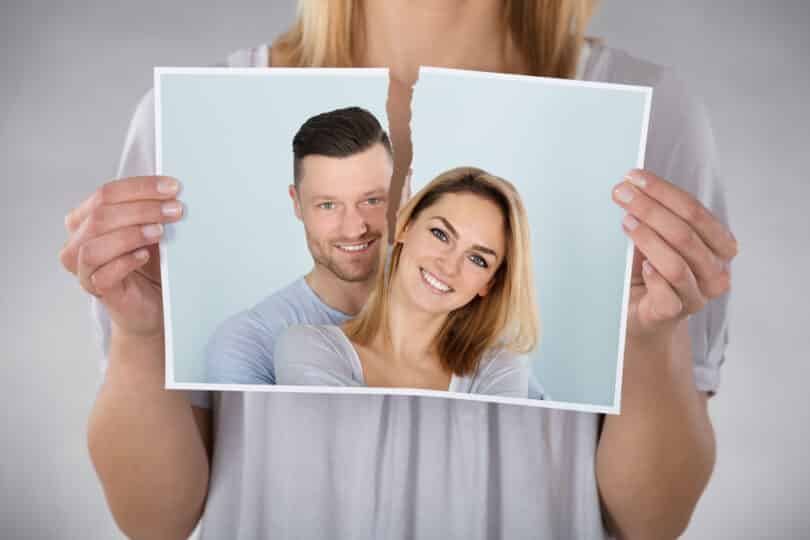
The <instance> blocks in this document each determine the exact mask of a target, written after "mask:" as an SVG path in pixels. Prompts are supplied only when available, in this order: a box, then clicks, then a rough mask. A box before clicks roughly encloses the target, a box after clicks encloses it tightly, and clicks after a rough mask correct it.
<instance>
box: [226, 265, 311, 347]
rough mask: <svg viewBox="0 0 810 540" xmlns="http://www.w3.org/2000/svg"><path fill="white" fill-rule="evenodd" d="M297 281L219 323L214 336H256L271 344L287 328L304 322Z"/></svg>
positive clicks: (303, 303) (303, 299) (303, 311)
mask: <svg viewBox="0 0 810 540" xmlns="http://www.w3.org/2000/svg"><path fill="white" fill-rule="evenodd" d="M300 281H301V280H300V279H299V280H296V281H294V282H292V283H290V284H289V285H287V286H286V287H284V288H283V289H280V290H278V291H276V292H274V293H273V294H271V295H270V296H268V297H266V298H265V299H263V300H262V301H260V302H259V303H258V304H256V305H254V306H252V307H250V308H248V309H245V310H243V311H240V312H238V313H236V314H234V315H232V316H230V317H229V318H227V319H226V320H225V321H224V322H222V323H221V324H220V325H219V326H218V327H217V330H216V334H217V335H246V334H248V335H251V334H252V335H255V336H257V337H260V338H261V339H264V340H272V339H273V338H274V337H275V336H276V335H277V334H278V333H279V332H280V331H282V330H284V329H285V328H286V327H288V326H291V325H294V324H300V323H302V322H308V321H306V319H307V317H306V316H305V315H306V312H307V309H306V304H307V300H306V297H305V295H304V294H303V292H304V291H302V290H301V285H300V283H299V282H300Z"/></svg>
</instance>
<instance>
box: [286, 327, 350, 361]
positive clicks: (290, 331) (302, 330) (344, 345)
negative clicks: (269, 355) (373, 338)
mask: <svg viewBox="0 0 810 540" xmlns="http://www.w3.org/2000/svg"><path fill="white" fill-rule="evenodd" d="M278 343H279V345H278V346H279V348H287V349H292V350H293V351H295V352H296V353H297V354H299V355H300V354H301V353H303V352H307V353H310V352H314V351H321V352H324V353H329V354H331V355H338V356H347V350H348V347H351V343H350V342H349V341H348V339H347V338H346V337H345V335H344V334H343V330H341V329H340V327H338V326H334V325H328V324H299V325H294V326H289V327H287V328H285V329H284V331H283V332H282V333H281V335H280V336H279V340H278Z"/></svg>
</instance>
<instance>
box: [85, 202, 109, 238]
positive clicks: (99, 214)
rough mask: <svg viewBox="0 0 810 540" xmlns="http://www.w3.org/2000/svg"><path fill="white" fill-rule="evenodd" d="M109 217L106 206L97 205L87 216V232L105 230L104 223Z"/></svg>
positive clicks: (93, 232)
mask: <svg viewBox="0 0 810 540" xmlns="http://www.w3.org/2000/svg"><path fill="white" fill-rule="evenodd" d="M107 219H108V213H107V210H106V208H105V207H104V206H97V207H95V208H93V210H91V211H90V215H88V216H87V232H89V233H90V234H98V233H100V232H101V231H103V230H104V225H105V224H106V222H107Z"/></svg>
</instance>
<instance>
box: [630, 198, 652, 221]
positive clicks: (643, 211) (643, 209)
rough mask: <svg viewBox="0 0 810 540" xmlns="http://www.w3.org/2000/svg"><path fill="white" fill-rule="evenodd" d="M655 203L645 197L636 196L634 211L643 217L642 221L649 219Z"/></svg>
mask: <svg viewBox="0 0 810 540" xmlns="http://www.w3.org/2000/svg"><path fill="white" fill-rule="evenodd" d="M652 209H653V205H652V204H650V201H649V200H646V199H645V197H640V196H636V198H635V200H634V201H633V213H634V214H635V215H636V216H637V217H638V218H639V219H641V221H645V222H646V221H649V218H650V214H651V213H652Z"/></svg>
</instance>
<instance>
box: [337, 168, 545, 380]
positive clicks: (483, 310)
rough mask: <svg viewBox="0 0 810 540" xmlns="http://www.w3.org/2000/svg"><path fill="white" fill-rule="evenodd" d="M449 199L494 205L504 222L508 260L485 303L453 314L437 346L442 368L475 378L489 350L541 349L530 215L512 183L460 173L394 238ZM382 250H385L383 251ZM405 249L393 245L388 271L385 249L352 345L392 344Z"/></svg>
mask: <svg viewBox="0 0 810 540" xmlns="http://www.w3.org/2000/svg"><path fill="white" fill-rule="evenodd" d="M449 193H472V194H474V195H477V196H479V197H483V198H485V199H487V200H490V201H492V202H493V203H495V205H496V206H498V208H500V210H501V213H502V215H503V223H504V235H505V239H506V242H505V245H506V248H505V253H504V258H503V262H502V263H501V265H500V266H499V267H498V270H497V271H496V272H495V274H494V276H493V278H492V280H493V282H492V286H491V288H490V290H489V292H488V294H486V295H485V296H483V297H482V296H476V297H475V298H474V299H473V300H471V301H470V302H469V303H468V304H467V305H465V306H463V307H461V308H459V309H457V310H455V311H452V312H450V314H449V315H448V316H447V320H446V321H445V323H444V325H443V326H442V328H441V330H440V331H439V333H438V335H437V336H436V338H435V342H434V346H435V349H436V351H437V353H438V356H439V358H440V360H441V362H442V365H443V367H444V368H445V369H447V370H449V371H451V372H452V373H454V374H456V375H459V376H464V375H469V374H471V373H474V372H475V370H476V369H477V368H478V364H479V362H480V360H481V357H482V355H483V353H484V352H485V351H487V350H488V349H491V348H495V347H498V348H505V349H509V350H511V351H513V352H516V353H527V352H529V351H531V350H532V349H534V348H535V347H536V346H537V343H538V339H539V333H540V320H539V313H538V308H537V303H536V299H535V288H534V276H533V272H532V254H531V245H530V244H531V241H530V233H529V224H528V219H527V215H526V209H525V207H524V206H523V202H522V201H521V199H520V195H519V194H518V192H517V190H516V189H515V188H514V186H512V184H511V183H509V182H507V181H506V180H504V179H502V178H499V177H497V176H494V175H491V174H489V173H487V172H486V171H483V170H481V169H476V168H473V167H458V168H455V169H451V170H449V171H447V172H444V173H442V174H440V175H439V176H438V177H436V178H435V179H433V180H432V181H431V182H430V183H429V184H428V185H427V186H425V187H424V188H423V189H422V190H421V191H419V193H417V194H416V195H415V196H414V197H413V198H411V200H410V201H408V203H407V204H406V205H405V206H404V207H402V209H401V210H400V211H399V214H398V218H397V224H396V234H395V238H397V239H398V238H400V237H401V235H402V232H403V231H404V230H405V228H406V227H407V226H408V225H409V224H410V223H412V222H413V221H414V220H415V219H416V218H417V217H418V216H419V214H420V213H421V212H422V211H424V210H425V209H427V208H429V207H430V206H432V205H434V204H436V203H437V202H438V201H439V199H440V198H441V197H443V196H444V195H447V194H449ZM383 245H385V244H383ZM402 247H403V244H402V243H401V242H395V243H394V246H393V247H392V248H391V255H390V261H389V264H388V265H386V258H387V250H385V249H381V250H380V261H379V265H378V270H377V277H376V281H375V283H374V289H373V291H372V292H371V295H370V296H369V300H368V302H367V303H366V305H365V307H364V308H363V310H362V311H361V312H360V314H359V315H358V316H357V317H356V318H354V319H352V320H351V321H349V322H347V323H346V325H345V327H344V328H345V330H346V335H347V336H348V337H349V339H351V340H352V341H354V342H356V343H359V344H361V345H368V344H369V343H371V341H372V340H373V339H374V338H375V337H376V336H377V335H378V334H379V333H380V332H382V338H383V340H384V343H385V344H386V345H390V343H391V339H390V337H391V332H390V328H389V327H388V322H389V321H388V309H389V302H390V290H391V283H392V281H393V278H394V276H395V275H396V272H397V269H398V266H399V259H400V254H401V253H402Z"/></svg>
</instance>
